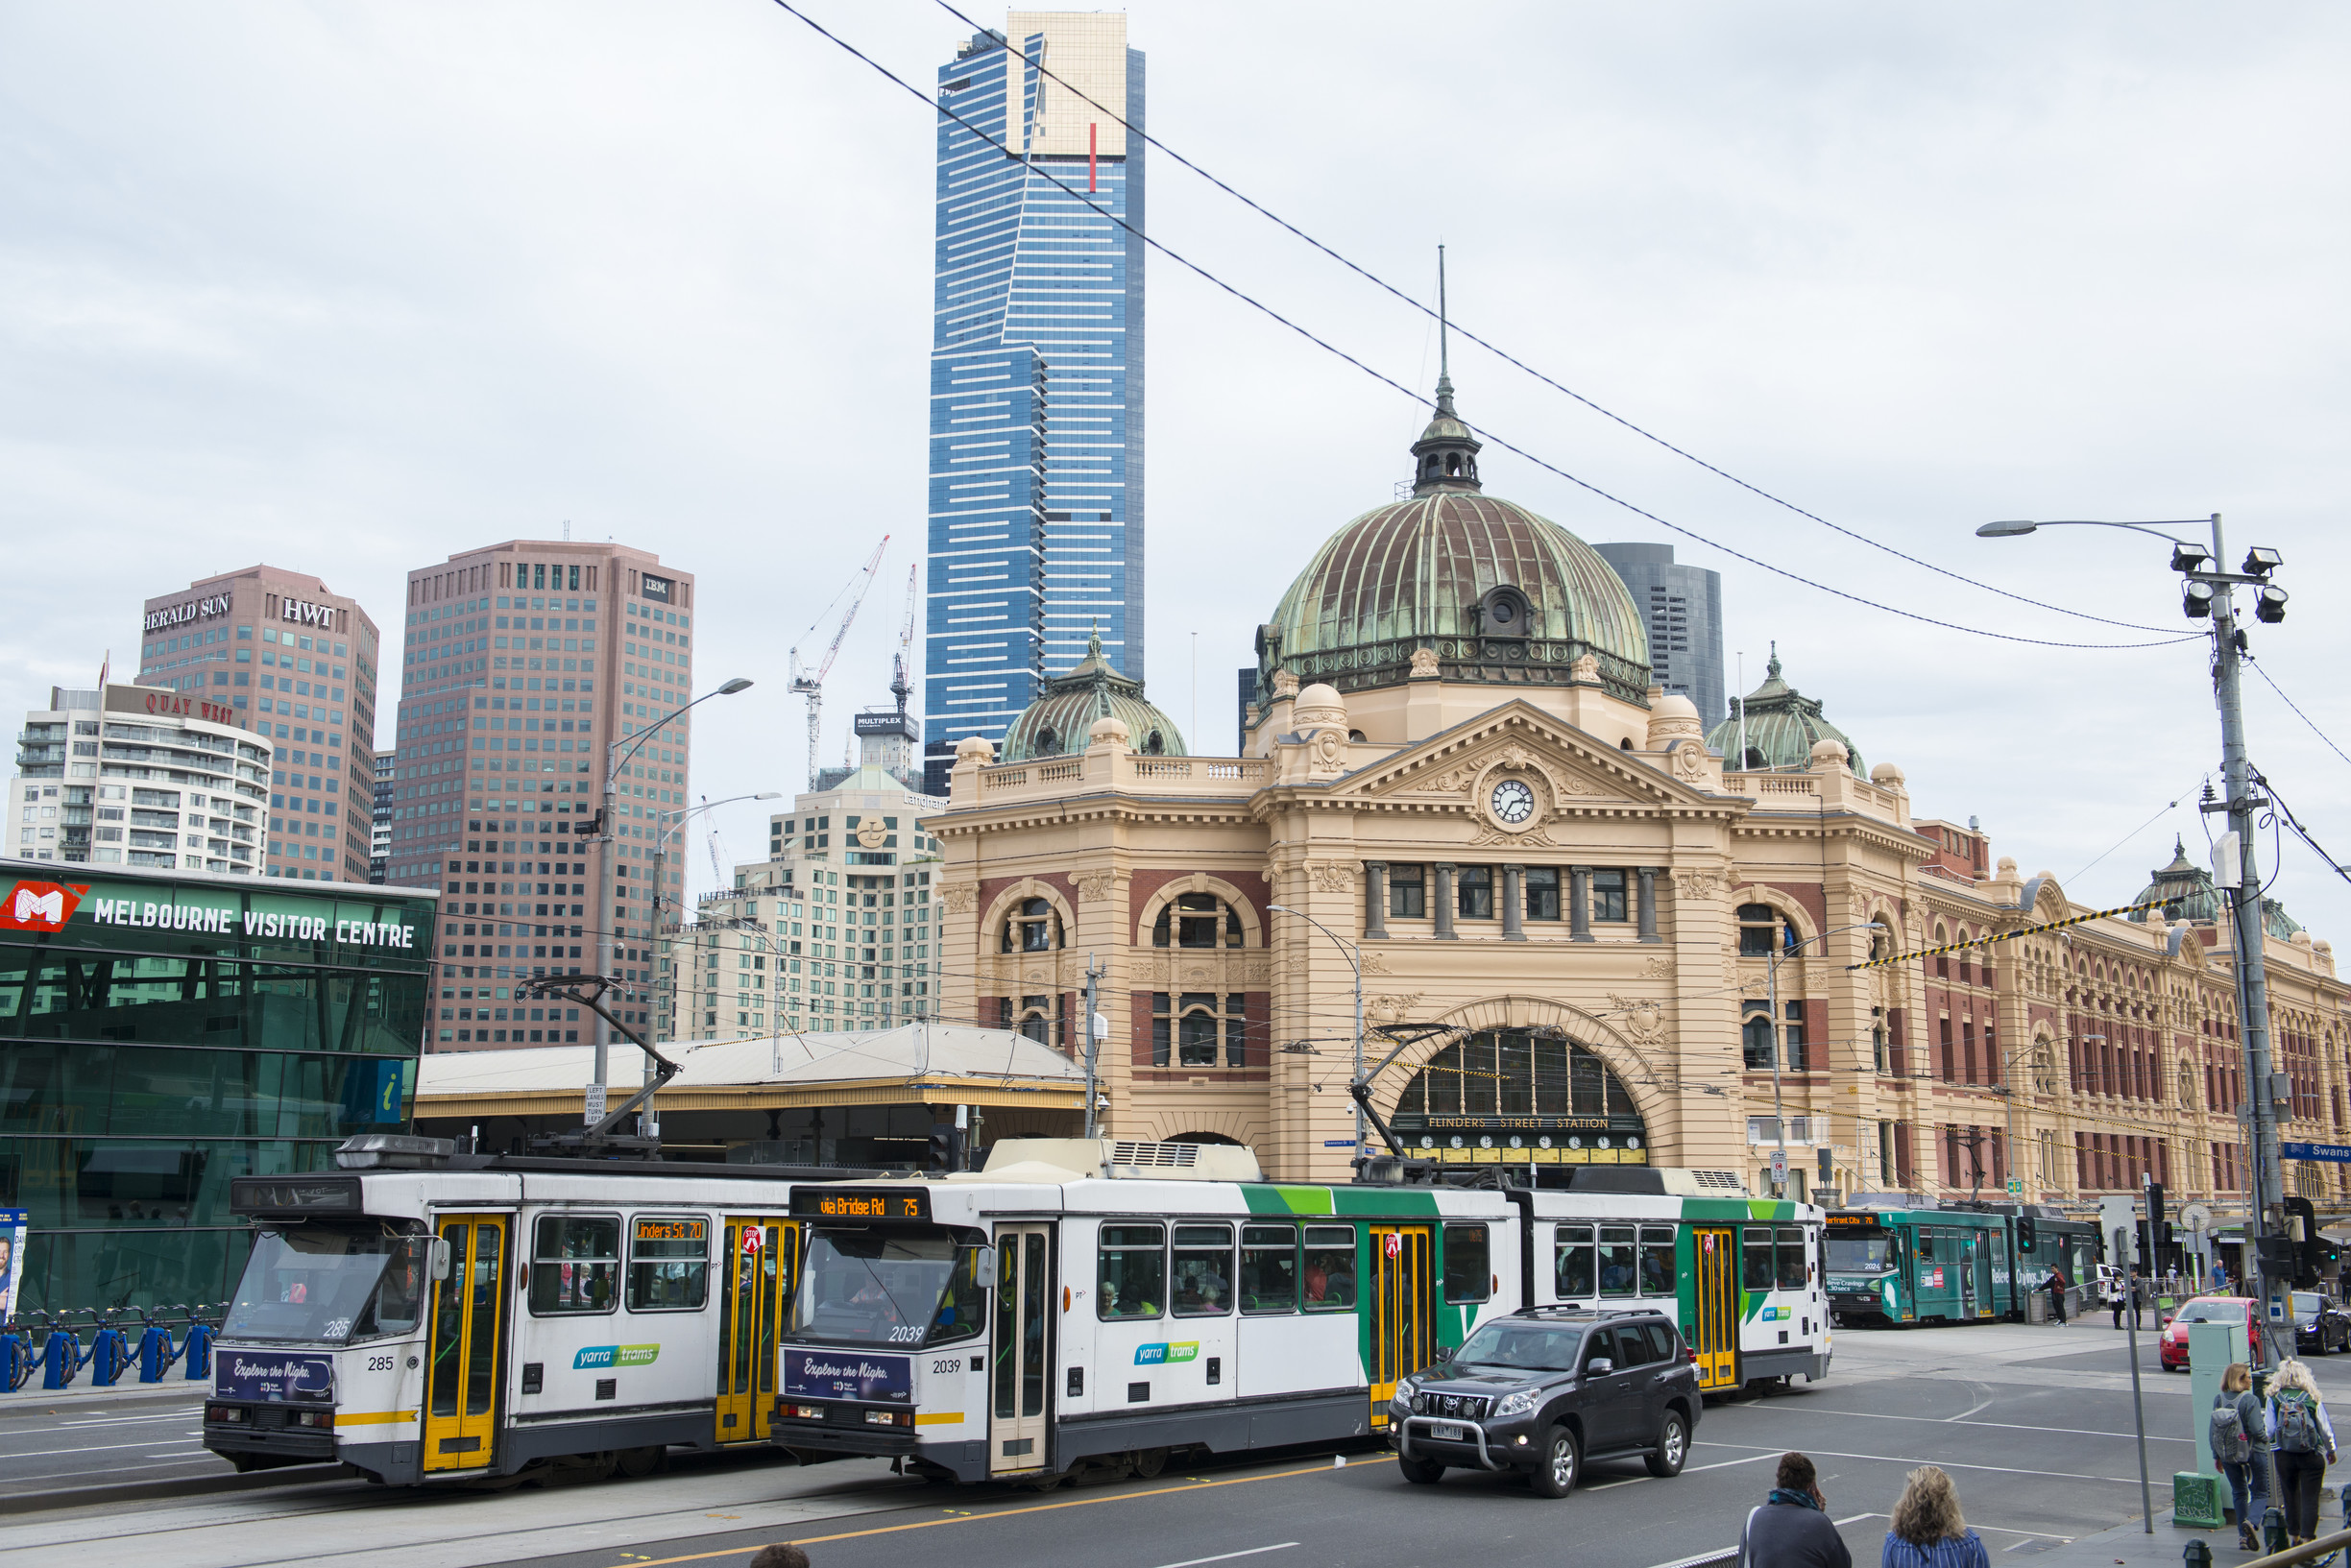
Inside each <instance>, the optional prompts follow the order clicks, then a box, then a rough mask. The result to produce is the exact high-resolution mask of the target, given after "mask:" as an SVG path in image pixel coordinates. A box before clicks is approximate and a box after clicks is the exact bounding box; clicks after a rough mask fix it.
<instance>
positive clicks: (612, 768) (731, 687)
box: [588, 676, 751, 1122]
mask: <svg viewBox="0 0 2351 1568" xmlns="http://www.w3.org/2000/svg"><path fill="white" fill-rule="evenodd" d="M750 687H751V683H750V682H749V681H746V680H743V679H742V678H741V677H740V676H738V677H737V678H735V679H734V680H731V681H728V682H727V683H726V684H724V685H723V686H721V687H719V688H718V689H717V690H715V691H705V692H704V693H702V695H700V696H699V697H696V698H694V700H693V701H691V702H690V703H687V704H686V705H685V706H684V707H681V708H677V709H673V710H672V711H670V712H667V713H665V714H663V715H662V716H661V717H660V718H658V719H656V720H654V721H653V723H651V724H649V725H647V726H646V727H645V728H644V729H643V730H642V731H640V732H639V733H638V734H637V735H636V736H632V737H631V738H629V739H628V740H625V741H623V740H618V739H616V740H614V741H612V742H611V743H610V744H609V745H607V746H606V747H605V748H604V794H603V797H602V799H601V800H599V801H598V803H597V806H596V814H595V824H594V825H595V827H597V828H598V829H601V830H602V834H601V837H602V842H603V844H604V854H603V855H602V856H600V857H599V859H600V862H601V863H600V865H599V867H598V870H597V876H596V893H597V896H598V899H599V902H598V904H597V905H596V913H597V914H598V915H599V916H600V917H601V918H600V919H598V920H597V922H596V973H597V974H599V975H603V976H607V977H609V976H610V975H611V974H612V972H613V957H614V944H613V937H614V936H615V934H617V933H616V931H615V929H614V926H613V918H614V917H613V914H612V907H613V862H614V860H616V859H617V858H618V856H619V844H618V836H619V835H618V833H616V832H614V831H613V829H614V823H613V796H614V794H615V793H616V792H617V790H616V783H617V781H618V779H619V777H620V770H621V769H622V768H623V767H626V766H627V765H628V762H629V759H631V758H633V757H635V756H636V755H637V754H638V753H639V752H640V751H642V750H643V749H644V745H645V742H646V741H648V740H650V739H652V738H653V737H654V736H656V735H657V734H659V733H660V732H661V729H662V727H663V726H664V725H666V724H667V723H668V722H669V721H670V720H671V719H673V718H676V717H677V716H678V715H679V714H681V713H684V712H687V711H688V710H689V709H692V708H698V707H700V706H701V705H702V704H703V703H706V702H708V701H710V700H711V699H712V698H713V697H732V696H733V695H735V693H737V692H738V691H746V690H749V689H750ZM624 746H625V747H626V748H627V749H626V750H622V747H624ZM611 1046H612V1026H611V1025H608V1024H607V1023H605V1022H604V1020H603V1018H602V1017H600V1016H599V1017H598V1018H597V1019H596V1026H595V1079H594V1087H593V1088H592V1089H591V1090H590V1092H589V1099H590V1101H591V1103H590V1105H589V1107H588V1109H589V1113H590V1114H589V1118H588V1120H589V1121H591V1122H594V1121H595V1120H597V1118H598V1117H599V1116H601V1114H602V1110H603V1101H604V1080H605V1069H606V1057H607V1055H608V1054H609V1052H610V1049H611Z"/></svg>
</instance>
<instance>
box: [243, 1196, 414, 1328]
mask: <svg viewBox="0 0 2351 1568" xmlns="http://www.w3.org/2000/svg"><path fill="white" fill-rule="evenodd" d="M431 1246H432V1238H430V1237H429V1236H393V1235H388V1234H386V1233H385V1232H384V1231H383V1230H382V1229H381V1228H380V1227H370V1228H369V1229H366V1230H358V1229H344V1228H340V1227H335V1226H326V1225H304V1226H303V1227H301V1228H300V1229H298V1230H286V1231H274V1230H265V1231H263V1232H261V1233H260V1234H259V1235H258V1236H255V1237H254V1249H253V1256H252V1257H251V1258H250V1259H248V1260H247V1262H246V1264H245V1273H244V1277H243V1278H241V1279H239V1280H238V1281H237V1288H236V1299H235V1300H234V1301H233V1302H231V1303H230V1308H229V1316H228V1319H227V1321H225V1322H224V1323H222V1325H221V1337H222V1338H223V1339H263V1340H272V1339H288V1340H308V1341H314V1342H318V1341H323V1342H327V1343H335V1344H339V1343H343V1342H345V1341H347V1340H351V1339H376V1338H380V1337H381V1336H384V1335H390V1334H406V1333H408V1332H410V1331H411V1330H413V1329H414V1328H415V1327H416V1326H417V1317H418V1315H419V1313H420V1312H421V1311H422V1310H423V1306H424V1281H425V1275H426V1273H427V1272H428V1270H429V1264H430V1258H431Z"/></svg>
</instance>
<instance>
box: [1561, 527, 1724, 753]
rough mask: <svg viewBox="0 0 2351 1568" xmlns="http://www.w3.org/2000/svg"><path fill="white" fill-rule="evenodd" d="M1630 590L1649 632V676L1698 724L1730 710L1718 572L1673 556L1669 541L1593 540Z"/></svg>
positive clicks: (1715, 721) (1717, 719)
mask: <svg viewBox="0 0 2351 1568" xmlns="http://www.w3.org/2000/svg"><path fill="white" fill-rule="evenodd" d="M1592 548H1593V549H1594V550H1596V551H1598V552H1599V555H1600V559H1601V560H1603V561H1606V562H1607V563H1608V564H1609V565H1610V566H1612V567H1615V568H1616V575H1617V576H1619V577H1621V578H1623V579H1624V585H1625V587H1626V588H1627V589H1629V590H1630V591H1632V594H1633V602H1634V603H1635V604H1636V605H1637V606H1639V607H1640V610H1641V614H1642V617H1643V620H1644V622H1645V623H1646V625H1647V627H1648V630H1649V678H1650V679H1651V680H1652V681H1655V682H1656V683H1657V684H1658V685H1659V686H1661V687H1663V688H1665V689H1666V690H1667V691H1668V692H1670V693H1672V694H1673V695H1675V696H1680V697H1687V698H1688V699H1689V700H1690V702H1691V703H1692V704H1693V705H1695V706H1696V708H1697V710H1698V717H1699V720H1700V721H1701V722H1702V723H1705V724H1706V725H1708V726H1709V727H1711V726H1713V725H1716V724H1720V723H1721V722H1722V721H1723V719H1724V717H1725V716H1726V715H1727V714H1728V713H1729V712H1731V701H1730V697H1729V695H1728V694H1727V693H1726V692H1725V691H1724V689H1723V688H1724V683H1723V629H1722V626H1723V615H1722V574H1721V573H1720V572H1716V571H1709V570H1708V569H1707V568H1706V567H1685V566H1683V565H1681V564H1679V563H1677V562H1676V561H1675V560H1674V547H1673V546H1672V545H1670V544H1630V543H1628V544H1594V545H1593V546H1592Z"/></svg>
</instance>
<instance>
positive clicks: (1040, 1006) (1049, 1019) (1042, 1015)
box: [1020, 996, 1061, 1049]
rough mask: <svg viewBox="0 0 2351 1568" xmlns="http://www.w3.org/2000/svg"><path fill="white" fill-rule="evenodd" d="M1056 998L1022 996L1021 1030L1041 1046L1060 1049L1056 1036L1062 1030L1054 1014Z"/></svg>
mask: <svg viewBox="0 0 2351 1568" xmlns="http://www.w3.org/2000/svg"><path fill="white" fill-rule="evenodd" d="M1020 1032H1021V1033H1023V1034H1025V1035H1027V1036H1028V1037H1029V1038H1030V1039H1031V1040H1034V1041H1035V1042H1036V1043H1037V1044H1038V1045H1040V1046H1052V1047H1054V1049H1059V1044H1060V1043H1059V1041H1058V1040H1057V1039H1056V1038H1055V1036H1057V1035H1058V1034H1059V1033H1060V1032H1061V1031H1060V1026H1059V1020H1057V1019H1056V1018H1055V1017H1054V998H1053V997H1051V996H1042V997H1023V998H1021V1018H1020Z"/></svg>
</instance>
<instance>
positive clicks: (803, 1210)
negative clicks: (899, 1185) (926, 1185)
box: [791, 1187, 931, 1220]
mask: <svg viewBox="0 0 2351 1568" xmlns="http://www.w3.org/2000/svg"><path fill="white" fill-rule="evenodd" d="M791 1212H792V1215H793V1217H794V1218H803V1219H919V1220H927V1219H929V1218H931V1194H929V1193H927V1192H924V1191H923V1190H922V1189H920V1188H916V1189H914V1190H913V1191H911V1192H878V1191H876V1190H875V1189H873V1188H870V1187H866V1188H858V1187H795V1188H793V1189H792V1195H791Z"/></svg>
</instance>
